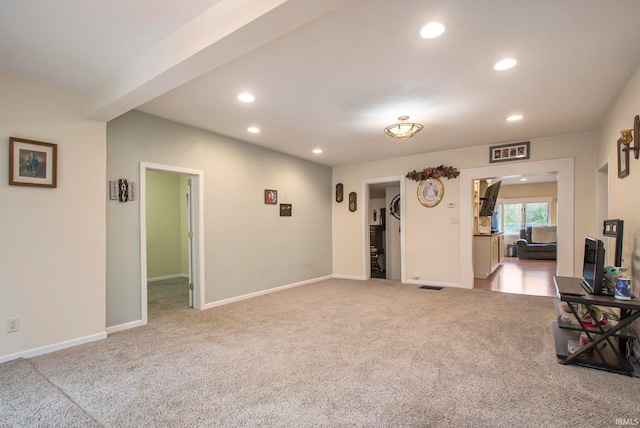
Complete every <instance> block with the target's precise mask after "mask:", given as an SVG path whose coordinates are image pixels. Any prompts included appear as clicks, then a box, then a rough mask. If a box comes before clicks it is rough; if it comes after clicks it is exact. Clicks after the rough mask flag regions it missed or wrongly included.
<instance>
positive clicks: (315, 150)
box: [313, 149, 322, 155]
mask: <svg viewBox="0 0 640 428" xmlns="http://www.w3.org/2000/svg"><path fill="white" fill-rule="evenodd" d="M313 153H315V154H317V155H319V154H320V153H322V149H313Z"/></svg>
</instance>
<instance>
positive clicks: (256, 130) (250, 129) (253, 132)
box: [247, 126, 260, 134]
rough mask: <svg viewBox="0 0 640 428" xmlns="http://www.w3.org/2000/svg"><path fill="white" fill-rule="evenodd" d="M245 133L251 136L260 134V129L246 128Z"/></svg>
mask: <svg viewBox="0 0 640 428" xmlns="http://www.w3.org/2000/svg"><path fill="white" fill-rule="evenodd" d="M247 131H249V132H251V133H252V134H257V133H258V132H260V128H256V127H255V126H252V127H250V128H247Z"/></svg>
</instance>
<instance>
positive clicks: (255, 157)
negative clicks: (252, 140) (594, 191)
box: [107, 111, 348, 327]
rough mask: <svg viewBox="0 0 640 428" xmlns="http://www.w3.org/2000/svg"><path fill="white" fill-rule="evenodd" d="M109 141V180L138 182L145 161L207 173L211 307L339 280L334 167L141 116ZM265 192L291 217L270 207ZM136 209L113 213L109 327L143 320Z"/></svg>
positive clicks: (121, 124)
mask: <svg viewBox="0 0 640 428" xmlns="http://www.w3.org/2000/svg"><path fill="white" fill-rule="evenodd" d="M107 137H108V147H107V153H108V159H107V172H108V176H109V177H120V178H128V179H135V178H136V177H138V174H139V163H140V162H141V161H142V162H151V163H156V164H163V165H171V166H175V167H182V168H191V169H197V170H201V171H204V183H203V186H204V192H205V200H204V216H205V218H204V225H205V226H204V233H205V251H204V255H205V288H206V295H205V299H204V300H205V303H207V304H208V303H212V302H217V301H220V300H224V299H229V298H234V297H238V296H243V295H246V294H250V293H254V292H259V291H263V290H267V289H270V288H274V287H278V286H284V285H289V284H294V283H297V282H301V281H307V280H312V279H315V278H320V277H324V276H327V275H330V274H331V272H332V266H331V211H330V207H331V200H332V198H333V195H334V194H333V190H332V187H331V169H330V168H329V167H326V166H322V165H318V164H314V163H311V162H307V161H303V160H300V159H297V158H293V157H291V156H287V155H283V154H280V153H277V152H274V151H270V150H266V149H263V148H261V147H258V146H255V145H252V144H248V143H244V142H240V141H237V140H233V139H230V138H226V137H223V136H220V135H216V134H213V133H210V132H206V131H203V130H199V129H196V128H192V127H189V126H185V125H181V124H178V123H175V122H171V121H168V120H164V119H161V118H158V117H154V116H151V115H148V114H145V113H141V112H137V111H132V112H129V113H127V114H125V115H123V116H120V117H119V118H117V119H115V120H113V121H111V122H109V124H108V126H107ZM264 189H276V190H278V198H279V201H280V202H281V203H291V204H292V212H293V215H292V217H280V216H279V208H278V206H277V205H265V204H264V199H263V198H264ZM345 194H347V195H348V192H346V193H345ZM138 204H139V201H136V202H135V203H133V202H128V203H126V204H120V205H118V204H109V205H108V206H107V218H108V223H107V236H108V243H107V325H108V326H110V327H111V326H117V325H122V324H125V323H130V322H134V321H137V320H140V319H141V317H142V314H141V311H140V308H141V307H140V304H141V303H140V302H141V297H140V248H139V247H140V246H139V242H138V239H139V235H138V228H139V225H138V223H139V221H138V217H139V205H138Z"/></svg>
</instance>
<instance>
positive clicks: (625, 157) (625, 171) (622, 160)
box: [618, 138, 629, 178]
mask: <svg viewBox="0 0 640 428" xmlns="http://www.w3.org/2000/svg"><path fill="white" fill-rule="evenodd" d="M625 147H626V146H625V145H624V144H623V143H622V139H621V138H620V139H618V178H623V177H626V176H627V175H629V151H628V150H624V149H625Z"/></svg>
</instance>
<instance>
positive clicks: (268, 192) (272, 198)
mask: <svg viewBox="0 0 640 428" xmlns="http://www.w3.org/2000/svg"><path fill="white" fill-rule="evenodd" d="M264 203H265V204H269V205H275V204H277V203H278V191H277V190H273V189H264Z"/></svg>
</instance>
